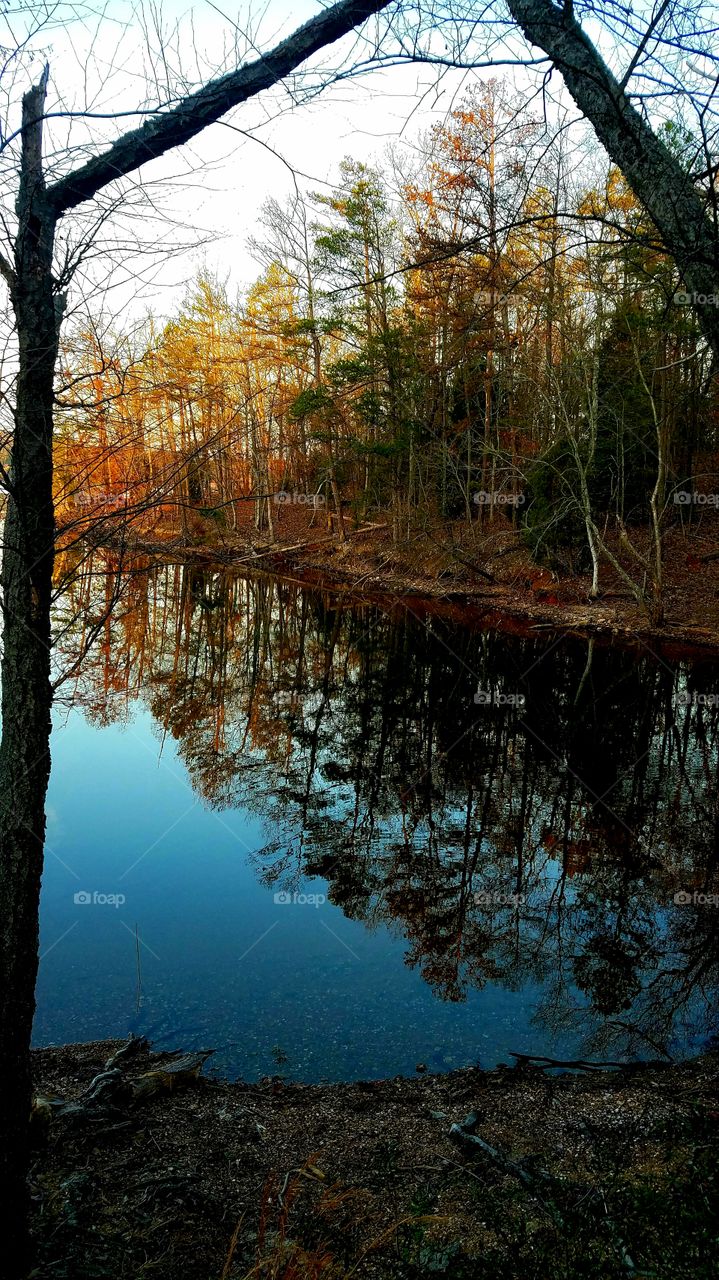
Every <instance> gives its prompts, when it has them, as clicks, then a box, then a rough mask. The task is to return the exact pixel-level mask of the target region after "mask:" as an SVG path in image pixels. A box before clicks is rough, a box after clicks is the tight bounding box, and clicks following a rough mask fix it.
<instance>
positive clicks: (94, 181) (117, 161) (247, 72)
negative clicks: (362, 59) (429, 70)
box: [47, 0, 390, 217]
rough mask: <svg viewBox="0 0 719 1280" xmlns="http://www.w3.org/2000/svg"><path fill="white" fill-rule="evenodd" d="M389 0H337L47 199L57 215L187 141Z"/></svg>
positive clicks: (121, 142) (57, 186)
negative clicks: (260, 54)
mask: <svg viewBox="0 0 719 1280" xmlns="http://www.w3.org/2000/svg"><path fill="white" fill-rule="evenodd" d="M389 3H390V0H340V2H339V3H337V4H334V5H332V7H331V8H329V9H326V10H324V12H322V13H320V14H318V15H317V16H316V17H315V18H311V19H310V21H309V22H306V23H304V25H303V26H301V27H298V29H297V30H296V31H294V32H293V33H292V35H291V36H288V37H287V39H285V40H282V41H281V42H280V43H279V44H278V45H276V46H275V48H274V49H272V50H271V51H270V52H269V53H267V54H265V55H263V56H261V57H259V58H258V59H257V60H256V61H255V62H251V63H248V64H247V65H246V66H244V67H240V68H239V69H238V70H237V71H231V72H230V73H229V74H228V75H225V76H221V77H220V78H219V79H218V80H211V81H210V82H209V83H208V84H206V85H205V86H204V87H203V88H202V89H199V90H198V91H197V92H196V93H192V94H190V95H189V96H188V97H187V98H184V99H183V101H182V102H181V103H180V104H179V105H178V106H177V107H174V108H173V109H172V111H168V112H166V113H164V114H162V115H158V116H157V117H156V118H155V119H154V120H148V121H146V123H145V124H143V125H141V126H140V128H139V129H133V130H132V131H131V132H130V133H126V134H123V136H122V137H121V138H118V140H117V141H116V142H114V143H113V144H112V146H111V147H110V148H109V149H108V150H107V151H105V152H103V153H102V154H101V155H99V156H95V157H94V159H92V160H89V161H88V162H87V164H85V165H83V166H82V167H81V168H80V169H76V170H75V172H74V173H70V174H68V176H67V177H66V178H61V179H60V180H59V181H58V182H56V183H54V184H53V185H52V186H51V187H49V188H48V192H47V196H48V200H49V202H50V203H51V206H52V208H53V209H54V211H55V214H56V216H58V217H60V216H61V215H62V214H63V213H66V212H67V211H68V210H69V209H73V208H75V206H76V205H79V204H82V203H83V202H84V201H85V200H91V199H92V197H93V196H95V195H97V193H98V191H101V190H102V188H103V187H106V186H107V185H108V184H109V183H110V182H114V181H115V180H116V179H117V178H122V177H124V176H125V175H126V174H128V173H131V172H132V171H133V170H134V169H137V168H139V166H140V165H142V164H147V163H148V161H150V160H155V159H157V157H158V156H162V155H164V154H165V152H167V151H170V150H171V149H172V148H173V147H178V146H182V145H183V143H186V142H189V141H190V139H191V138H194V137H195V136H196V135H197V134H198V133H200V132H201V131H202V130H203V129H205V128H206V127H207V125H209V124H214V123H215V122H216V121H217V120H219V119H220V117H221V116H223V115H225V114H226V113H227V112H228V111H229V110H231V108H232V107H236V106H238V105H239V103H241V102H246V101H247V99H248V98H253V97H255V95H256V94H258V93H260V92H261V91H262V90H263V89H268V88H270V87H271V86H272V85H274V84H277V82H278V81H279V80H281V79H282V78H283V77H284V76H286V75H288V74H289V73H290V72H291V71H294V69H295V68H296V67H298V66H299V65H300V64H301V63H302V62H305V61H306V59H307V58H309V57H311V56H312V54H314V53H317V52H318V51H319V50H320V49H322V48H324V47H325V46H326V45H328V44H332V43H334V41H335V40H339V39H340V38H341V37H342V36H345V35H347V34H348V33H349V32H350V31H352V30H353V29H354V28H355V27H357V26H359V25H360V24H361V23H362V22H364V21H365V19H366V18H368V17H371V15H372V14H374V13H379V12H380V11H381V10H382V9H385V8H386V7H387V5H388V4H389Z"/></svg>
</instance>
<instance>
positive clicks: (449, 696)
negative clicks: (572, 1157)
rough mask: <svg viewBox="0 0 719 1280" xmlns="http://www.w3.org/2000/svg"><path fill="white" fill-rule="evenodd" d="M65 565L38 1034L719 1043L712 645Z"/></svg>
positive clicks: (431, 1052)
mask: <svg viewBox="0 0 719 1280" xmlns="http://www.w3.org/2000/svg"><path fill="white" fill-rule="evenodd" d="M61 572H63V573H64V574H65V584H64V586H65V590H64V592H63V594H62V595H61V597H60V599H59V602H58V608H57V618H56V636H57V668H58V674H59V675H64V677H65V678H64V679H63V681H62V683H61V685H60V687H59V690H58V702H57V705H56V711H55V734H54V739H53V772H52V780H51V785H50V793H49V800H48V810H49V811H48V853H47V860H46V869H45V875H44V880H43V899H42V915H41V930H42V946H41V950H42V960H41V965H40V976H39V984H38V1009H37V1016H36V1022H35V1043H36V1044H49V1043H58V1042H63V1041H72V1040H85V1039H96V1038H102V1037H109V1036H124V1035H126V1034H127V1032H128V1031H130V1030H132V1031H135V1032H137V1033H145V1034H147V1035H148V1036H149V1037H150V1038H151V1039H152V1040H153V1042H154V1043H155V1045H156V1046H158V1047H172V1048H177V1047H182V1048H185V1049H190V1048H197V1047H207V1048H209V1047H214V1048H215V1049H216V1051H217V1052H216V1054H215V1057H214V1059H213V1062H214V1064H215V1069H217V1070H219V1071H221V1072H222V1073H223V1074H229V1075H242V1076H244V1077H246V1078H248V1079H256V1078H258V1077H259V1076H262V1075H266V1074H281V1075H284V1076H286V1077H288V1078H291V1079H299V1080H321V1079H327V1080H340V1079H347V1080H350V1079H359V1078H381V1077H384V1076H388V1075H395V1074H398V1073H405V1074H409V1073H413V1072H414V1070H415V1068H416V1066H417V1064H419V1063H423V1064H426V1066H427V1067H428V1069H429V1070H442V1069H445V1070H446V1069H450V1068H452V1067H455V1066H462V1065H466V1064H469V1063H475V1062H479V1063H481V1065H483V1066H487V1067H489V1066H493V1065H495V1064H497V1063H498V1062H503V1061H504V1062H509V1061H512V1059H511V1054H512V1051H517V1052H524V1053H533V1054H545V1055H547V1056H550V1057H553V1058H564V1059H566V1058H576V1057H579V1056H583V1057H590V1058H594V1059H600V1060H606V1059H626V1058H631V1057H639V1058H656V1057H662V1056H665V1055H667V1054H671V1055H672V1056H681V1055H682V1054H686V1053H689V1052H692V1051H694V1050H697V1049H700V1048H701V1047H702V1046H703V1045H705V1044H707V1043H708V1042H710V1041H711V1039H712V1038H713V1037H714V1036H715V1035H716V1033H717V1021H718V1007H717V981H718V978H719V963H718V962H719V942H718V938H719V929H718V928H717V926H718V925H719V905H715V902H716V903H719V897H716V898H715V902H712V897H714V895H717V894H719V873H718V871H717V861H718V855H719V791H718V788H717V775H718V765H719V707H718V706H717V705H716V704H715V701H714V695H715V694H716V693H719V668H717V666H716V665H711V664H708V663H703V664H701V665H699V666H693V667H690V666H688V665H687V664H686V663H681V662H679V661H669V660H666V659H663V658H657V657H656V656H654V655H653V654H651V653H649V652H648V651H647V650H646V649H642V650H640V651H632V652H629V651H623V650H617V649H612V648H610V647H603V646H599V645H596V644H590V643H586V642H583V641H580V640H576V639H564V640H558V639H557V638H556V637H555V636H553V635H551V634H548V633H546V632H540V633H538V634H537V635H536V637H532V638H516V637H510V636H507V635H505V634H501V633H499V632H497V631H492V630H486V629H484V630H483V629H480V628H477V627H475V628H473V629H472V628H467V627H462V626H460V625H457V624H456V623H453V622H450V621H446V620H443V619H441V618H438V617H431V616H429V617H428V616H422V615H421V614H420V613H419V612H418V611H417V610H416V609H414V608H405V607H397V608H395V609H394V610H389V611H388V610H385V609H382V608H380V607H378V606H377V605H373V604H366V605H354V606H351V607H350V606H349V605H348V603H347V601H345V600H343V599H342V597H341V596H339V595H328V594H326V593H318V592H313V591H310V590H307V589H303V588H302V587H300V586H298V585H293V584H291V583H287V582H283V581H280V580H277V579H271V578H255V579H245V578H240V577H237V576H232V575H230V574H227V573H224V572H222V573H221V572H213V571H211V570H207V571H197V570H195V569H188V568H186V567H179V566H170V567H163V568H160V569H152V570H148V569H147V568H144V567H143V566H142V565H135V566H133V567H132V569H131V570H126V569H124V570H123V571H122V572H120V571H119V570H118V569H117V567H116V566H113V565H112V564H109V563H108V561H107V559H100V558H99V557H97V556H95V558H94V559H93V558H92V557H91V558H90V559H89V560H85V561H83V562H82V564H78V565H68V563H67V562H65V563H64V564H62V565H61ZM115 594H116V595H117V596H118V599H117V602H116V604H115V606H114V610H113V612H112V615H111V621H107V620H106V618H105V614H106V611H107V606H108V605H109V603H110V601H111V600H112V599H113V597H114V595H115ZM90 640H92V644H91V646H90V647H89V649H88V653H87V656H86V657H85V658H84V659H83V661H82V662H81V663H80V664H79V665H78V664H77V662H76V659H77V655H78V652H80V650H81V649H82V647H83V645H85V644H89V641H90ZM677 895H683V897H684V898H685V899H688V901H682V900H679V901H677V900H676V898H677Z"/></svg>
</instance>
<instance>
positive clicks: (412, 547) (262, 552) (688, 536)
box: [104, 504, 719, 653]
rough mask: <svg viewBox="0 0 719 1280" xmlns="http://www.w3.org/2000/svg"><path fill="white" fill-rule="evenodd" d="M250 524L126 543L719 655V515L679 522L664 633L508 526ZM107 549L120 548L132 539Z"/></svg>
mask: <svg viewBox="0 0 719 1280" xmlns="http://www.w3.org/2000/svg"><path fill="white" fill-rule="evenodd" d="M248 505H249V504H248ZM249 514H250V513H249V510H247V509H246V510H245V520H244V522H243V525H242V526H241V527H239V528H238V529H236V530H234V531H232V532H231V533H229V532H226V531H218V530H217V529H216V528H215V527H213V526H212V522H211V521H205V522H203V521H202V520H198V521H196V523H195V527H194V528H193V530H192V532H191V533H185V534H183V535H178V534H177V533H176V532H174V531H173V530H172V529H171V528H170V527H169V526H163V524H162V522H161V521H159V522H158V523H157V524H156V526H155V527H154V529H153V530H152V531H151V532H149V531H145V532H141V531H139V530H137V529H132V528H131V529H130V530H129V531H128V530H123V532H122V538H121V540H122V545H123V546H124V547H125V548H126V550H128V551H136V552H138V553H145V554H150V555H152V556H155V557H157V558H160V559H165V560H167V559H173V560H183V561H185V562H188V563H196V564H197V565H208V566H209V565H227V566H228V567H236V568H237V569H239V570H242V571H244V572H248V571H250V572H254V571H260V570H266V571H268V572H275V573H279V574H281V575H284V576H287V575H290V576H295V577H296V578H300V579H301V580H302V581H303V582H305V583H307V584H309V585H314V586H318V587H327V588H330V589H332V590H333V592H336V593H338V594H342V593H346V594H347V595H348V597H349V598H351V599H354V600H357V599H362V600H375V601H377V602H378V603H381V604H385V605H390V606H397V605H399V606H401V607H403V608H405V609H409V610H414V611H418V612H420V611H421V612H427V611H432V612H435V613H444V614H449V615H451V616H453V617H455V618H456V619H457V620H458V621H466V622H468V623H476V622H481V623H484V624H486V625H493V626H504V627H509V628H510V629H516V630H518V631H522V630H524V631H525V632H526V631H527V630H531V629H535V630H536V629H537V628H546V629H557V630H566V631H570V632H576V633H579V634H583V635H588V634H589V635H592V634H593V635H597V636H602V635H603V636H606V637H607V638H609V639H612V638H614V639H624V640H636V641H638V642H640V643H642V644H646V645H649V646H659V647H661V649H662V650H664V651H671V650H675V651H677V652H678V653H681V652H684V651H691V650H694V649H698V650H702V649H703V650H719V513H717V512H715V511H714V510H713V509H711V510H707V511H705V512H703V513H702V515H701V518H700V520H699V521H698V522H697V523H695V524H694V525H692V526H687V527H684V526H682V524H681V523H680V522H677V523H675V524H674V525H672V526H670V527H669V528H668V529H667V531H666V535H665V541H664V574H665V585H664V602H665V612H666V618H665V622H664V624H663V625H662V626H656V625H652V623H651V622H650V620H649V617H648V615H647V613H646V611H645V610H644V609H642V607H640V605H638V604H637V602H636V600H635V599H634V598H633V597H632V595H631V592H630V591H629V589H628V587H627V585H626V584H625V583H623V582H622V581H621V579H620V578H619V576H618V575H617V574H616V572H615V570H614V569H612V567H611V566H610V565H607V564H605V565H603V566H602V578H601V585H602V594H601V596H600V598H599V599H597V600H594V601H592V600H590V599H589V589H590V585H591V579H590V577H589V576H588V575H587V574H577V573H570V572H561V571H557V570H554V571H552V570H550V569H548V568H542V567H539V566H537V565H536V564H535V563H534V562H533V560H532V558H531V556H530V554H529V552H528V550H527V548H526V547H525V546H524V544H523V542H522V540H521V537H520V534H519V532H518V531H517V530H515V529H513V528H512V526H511V525H510V524H509V522H508V521H507V520H505V519H504V518H502V517H498V518H497V519H496V520H495V521H494V523H493V524H491V525H490V526H488V527H487V528H485V529H480V528H479V527H478V526H477V525H476V524H472V525H468V524H467V522H466V521H455V522H452V523H448V522H444V523H441V524H437V525H435V526H433V527H430V526H427V527H424V528H422V529H413V530H407V531H405V533H404V534H403V535H402V536H400V537H395V538H394V539H393V537H392V533H391V530H390V528H389V526H388V524H387V523H386V522H384V521H382V520H380V519H378V520H377V521H375V522H373V523H372V524H368V525H365V526H360V527H359V529H353V528H352V524H351V521H350V520H349V519H348V520H347V532H348V536H347V538H346V541H344V542H342V541H341V540H340V539H339V537H338V536H337V532H336V529H335V530H334V531H333V532H330V533H328V532H327V527H326V525H327V520H326V516H322V519H321V522H320V520H319V518H318V517H315V523H314V524H313V525H312V524H311V523H310V521H311V518H312V513H311V512H310V511H308V509H307V508H306V507H302V506H281V507H278V508H277V509H276V510H275V512H274V528H273V531H272V535H270V534H269V533H268V532H267V531H263V532H257V531H256V530H254V529H253V527H252V525H251V522H250V520H249ZM631 536H632V540H633V543H634V545H635V546H636V549H637V550H638V551H639V553H640V554H643V555H646V554H647V553H648V552H649V535H648V531H647V530H642V529H639V530H633V531H632V535H631ZM104 541H105V543H106V544H110V545H112V544H113V543H114V544H115V545H117V544H118V543H119V541H120V539H119V538H118V539H116V540H113V539H112V538H107V537H106V538H105V539H104ZM610 545H611V544H610ZM612 549H613V550H614V551H615V552H617V553H618V554H619V557H620V560H621V561H623V562H624V564H625V567H626V568H627V569H628V570H630V571H631V573H632V575H633V577H634V579H635V580H637V581H641V578H642V574H643V570H642V569H641V567H640V565H639V563H638V561H637V560H636V558H633V557H632V556H631V555H628V554H627V553H622V552H621V550H620V549H619V548H618V547H617V545H616V544H615V545H614V546H613V548H612Z"/></svg>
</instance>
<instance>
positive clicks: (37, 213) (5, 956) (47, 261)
mask: <svg viewBox="0 0 719 1280" xmlns="http://www.w3.org/2000/svg"><path fill="white" fill-rule="evenodd" d="M46 85H47V70H46V72H45V74H44V76H43V78H42V80H41V81H40V83H39V84H38V85H36V86H35V87H34V88H32V89H31V90H30V91H29V92H28V93H27V94H26V95H25V97H24V98H23V129H22V160H21V174H20V188H19V194H18V199H17V213H18V222H19V227H18V235H17V241H16V247H15V261H14V270H13V271H12V273H11V278H10V280H9V284H10V294H11V299H12V305H13V309H14V312H15V319H16V324H17V334H18V345H19V370H18V379H17V392H16V407H15V435H14V443H13V451H12V463H11V470H10V492H9V495H8V504H7V515H6V521H5V533H4V551H3V563H2V573H1V575H0V585H1V587H2V613H3V629H4V635H3V644H4V652H3V659H2V740H1V741H0V973H2V982H1V983H0V1127H1V1129H2V1134H3V1141H2V1146H1V1147H0V1203H2V1205H3V1209H4V1211H5V1224H6V1225H5V1227H4V1229H3V1253H4V1254H5V1263H6V1266H7V1268H8V1270H7V1273H6V1274H7V1275H8V1277H9V1278H13V1280H14V1277H16V1276H23V1275H25V1274H26V1268H27V1265H28V1243H27V1236H26V1232H25V1223H26V1212H27V1207H28V1192H27V1181H26V1176H27V1166H28V1122H29V1116H30V1054H29V1045H30V1033H31V1029H32V1020H33V1015H34V1012H35V994H34V993H35V979H36V975H37V966H38V906H39V900H40V877H41V874H42V864H43V843H44V838H45V793H46V791H47V784H48V778H49V776H50V711H51V706H52V689H51V684H50V602H51V590H52V568H53V551H54V536H55V527H54V516H53V501H52V416H53V380H54V371H55V359H56V356H57V344H58V321H57V317H56V309H55V299H54V297H53V280H52V252H53V238H54V230H55V219H54V215H53V214H52V212H51V209H50V208H49V206H48V203H47V200H46V192H45V184H44V181H43V173H42V112H43V104H44V101H45V91H46Z"/></svg>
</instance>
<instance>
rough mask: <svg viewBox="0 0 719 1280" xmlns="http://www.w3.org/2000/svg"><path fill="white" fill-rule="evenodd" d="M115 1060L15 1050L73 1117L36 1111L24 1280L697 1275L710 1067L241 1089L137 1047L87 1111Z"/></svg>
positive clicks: (265, 1083)
mask: <svg viewBox="0 0 719 1280" xmlns="http://www.w3.org/2000/svg"><path fill="white" fill-rule="evenodd" d="M119 1047H120V1042H118V1041H103V1042H96V1043H91V1044H81V1045H65V1046H62V1047H57V1048H46V1049H39V1050H36V1051H34V1053H33V1066H34V1078H35V1089H36V1093H38V1094H40V1095H42V1097H43V1098H44V1099H48V1098H51V1097H56V1098H61V1099H64V1100H65V1102H66V1103H67V1102H72V1101H73V1100H74V1102H75V1105H74V1106H73V1105H71V1106H69V1107H68V1106H65V1109H64V1113H63V1112H62V1111H61V1112H59V1113H55V1114H52V1116H51V1118H49V1116H50V1111H49V1104H48V1102H47V1101H44V1102H41V1104H40V1107H39V1110H37V1111H36V1119H37V1123H36V1126H35V1128H36V1134H37V1138H36V1148H35V1154H34V1161H33V1170H32V1178H31V1182H32V1191H33V1204H34V1232H35V1237H36V1242H37V1250H38V1265H37V1270H36V1272H35V1273H34V1274H35V1275H36V1276H37V1277H42V1280H70V1278H72V1280H104V1278H105V1277H108V1278H109V1277H112V1280H125V1278H126V1277H127V1278H132V1280H140V1278H142V1280H144V1278H147V1280H150V1278H151V1277H152V1278H154V1280H241V1278H247V1280H249V1277H250V1276H253V1277H258V1278H263V1277H264V1278H267V1280H320V1278H322V1280H349V1278H350V1277H356V1278H357V1280H362V1278H363V1277H365V1278H368V1280H369V1278H370V1277H372V1278H375V1277H377V1278H387V1280H389V1278H400V1277H401V1278H405V1280H419V1278H420V1277H428V1276H436V1277H442V1276H446V1277H451V1280H469V1278H470V1277H472V1280H475V1278H476V1277H492V1280H535V1278H536V1280H550V1278H551V1280H565V1278H566V1280H570V1278H571V1280H575V1277H580V1276H581V1277H589V1278H595V1280H612V1278H613V1277H626V1276H628V1275H631V1276H634V1277H637V1278H638V1277H649V1276H651V1277H655V1278H656V1280H677V1278H683V1277H686V1278H687V1280H689V1278H690V1277H691V1280H702V1278H703V1277H709V1276H710V1275H715V1274H716V1272H715V1269H714V1268H715V1266H716V1255H717V1224H718V1223H719V1176H718V1163H717V1143H716V1130H717V1122H718V1121H719V1092H718V1088H717V1086H718V1085H719V1054H716V1053H711V1054H708V1055H705V1056H702V1057H700V1058H697V1059H695V1060H693V1061H690V1062H687V1063H684V1064H662V1063H650V1064H645V1065H643V1066H642V1065H633V1066H631V1067H623V1068H621V1069H617V1070H607V1069H603V1070H582V1071H577V1070H564V1071H561V1072H559V1073H557V1071H556V1069H555V1068H551V1069H548V1068H546V1067H545V1068H544V1069H541V1068H540V1066H538V1065H537V1064H535V1063H532V1062H528V1061H523V1060H518V1062H517V1065H516V1066H515V1067H514V1068H507V1067H504V1068H502V1067H500V1068H498V1069H497V1070H495V1071H490V1072H483V1071H481V1070H479V1069H478V1068H476V1069H465V1070H459V1071H454V1072H451V1073H450V1074H448V1075H431V1074H421V1075H417V1076H416V1077H415V1078H412V1079H405V1078H400V1077H398V1078H396V1079H392V1080H384V1081H378V1082H368V1083H351V1084H316V1085H305V1084H293V1083H288V1082H286V1081H285V1080H283V1079H282V1078H281V1077H271V1078H266V1079H264V1080H262V1081H260V1082H259V1083H257V1084H247V1083H244V1082H237V1083H227V1082H223V1081H220V1080H214V1079H211V1078H206V1077H205V1076H203V1075H202V1074H200V1075H199V1076H197V1077H196V1076H195V1075H194V1074H193V1072H192V1071H184V1072H180V1073H179V1074H177V1075H176V1076H175V1077H174V1078H173V1077H172V1075H171V1074H170V1073H169V1072H168V1066H169V1065H170V1064H171V1058H170V1056H169V1055H167V1054H153V1053H152V1052H151V1051H150V1050H149V1048H148V1047H147V1045H146V1043H145V1042H143V1041H138V1042H137V1043H136V1044H135V1045H133V1046H131V1052H130V1053H129V1054H128V1053H127V1052H125V1054H124V1055H121V1058H122V1061H121V1063H120V1065H119V1066H118V1065H116V1066H115V1068H114V1069H115V1072H116V1077H111V1079H110V1085H107V1082H106V1084H105V1085H101V1087H100V1088H98V1086H97V1084H95V1086H94V1090H91V1091H90V1092H94V1094H95V1100H94V1101H93V1100H92V1098H88V1096H87V1093H88V1088H89V1086H90V1083H91V1081H93V1079H94V1078H95V1077H96V1076H97V1075H98V1073H101V1072H103V1069H104V1068H105V1067H106V1065H107V1061H108V1058H110V1057H111V1056H112V1055H113V1054H114V1053H115V1052H116V1051H117V1050H118V1048H119ZM420 1065H421V1064H420ZM149 1072H152V1075H151V1076H148V1073H149ZM141 1079H142V1080H143V1081H144V1082H145V1083H146V1082H147V1081H148V1080H151V1081H158V1082H159V1083H158V1088H157V1091H156V1092H153V1091H152V1090H148V1092H147V1096H144V1095H143V1092H142V1086H141V1085H138V1081H140V1080H141ZM173 1079H174V1084H175V1087H173V1088H170V1087H169V1085H170V1084H172V1083H173ZM118 1080H119V1082H120V1083H119V1085H118V1083H117V1081H118ZM160 1085H162V1086H163V1087H160ZM107 1089H110V1097H111V1100H110V1101H108V1094H107V1092H106V1091H105V1092H104V1093H103V1090H107ZM118 1090H120V1092H118ZM122 1091H124V1092H122ZM133 1091H134V1097H133ZM83 1095H85V1096H84V1097H83ZM123 1099H124V1100H123ZM469 1113H473V1114H472V1115H471V1116H469ZM453 1125H459V1126H460V1127H461V1128H462V1132H460V1133H457V1132H454V1133H452V1132H450V1131H451V1128H452V1126H453ZM468 1134H469V1137H468V1136H467V1135H468ZM473 1138H474V1139H479V1141H473Z"/></svg>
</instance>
